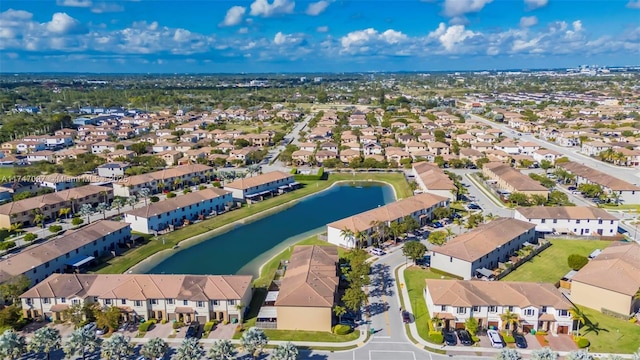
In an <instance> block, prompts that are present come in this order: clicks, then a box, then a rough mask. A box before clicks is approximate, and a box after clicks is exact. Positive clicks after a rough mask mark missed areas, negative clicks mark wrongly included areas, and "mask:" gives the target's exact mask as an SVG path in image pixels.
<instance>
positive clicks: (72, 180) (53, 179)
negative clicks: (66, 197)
mask: <svg viewBox="0 0 640 360" xmlns="http://www.w3.org/2000/svg"><path fill="white" fill-rule="evenodd" d="M34 182H35V183H36V184H37V185H38V186H39V187H41V188H49V189H53V191H56V192H57V191H62V190H68V189H71V188H73V187H76V186H77V185H83V184H82V183H81V182H80V180H79V179H78V178H76V177H73V176H69V175H64V174H58V173H52V174H48V175H39V176H36V178H35V181H34Z"/></svg>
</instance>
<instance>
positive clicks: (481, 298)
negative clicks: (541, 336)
mask: <svg viewBox="0 0 640 360" xmlns="http://www.w3.org/2000/svg"><path fill="white" fill-rule="evenodd" d="M424 298H425V302H426V304H427V308H428V309H429V316H430V317H431V319H441V320H442V321H443V322H444V324H445V327H448V328H452V329H464V328H465V326H466V325H465V322H466V321H467V320H468V319H469V318H471V317H473V318H474V319H476V320H477V321H478V327H479V328H490V327H493V328H496V329H509V328H510V327H511V329H509V330H519V331H521V332H523V333H530V332H531V333H532V331H542V330H544V331H547V332H548V333H550V334H552V335H557V334H569V333H571V332H572V331H573V330H574V329H573V319H572V317H571V313H570V312H569V310H570V309H571V308H572V305H571V303H570V302H569V301H568V300H567V299H566V298H565V297H564V296H563V295H562V293H561V292H560V291H559V290H558V289H556V288H555V287H554V286H553V284H549V283H534V282H513V281H464V280H442V279H427V280H426V287H425V289H424ZM507 312H510V313H512V314H515V315H517V316H518V320H517V325H516V326H515V329H514V328H513V326H511V324H507V323H505V321H504V320H503V314H505V313H507Z"/></svg>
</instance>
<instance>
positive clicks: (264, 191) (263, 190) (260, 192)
mask: <svg viewBox="0 0 640 360" xmlns="http://www.w3.org/2000/svg"><path fill="white" fill-rule="evenodd" d="M298 185H299V184H298V183H297V182H295V181H294V180H293V175H291V174H287V173H285V172H282V171H272V172H268V173H264V174H261V175H258V176H251V177H248V178H242V179H237V180H234V181H232V182H230V183H228V184H226V185H225V186H224V189H225V190H227V191H230V192H231V194H232V196H233V199H234V200H239V201H245V200H247V199H248V200H251V199H253V198H255V197H259V196H267V195H271V194H273V192H277V191H288V190H290V189H293V188H295V187H296V186H298Z"/></svg>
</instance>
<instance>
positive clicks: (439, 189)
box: [412, 162, 456, 201]
mask: <svg viewBox="0 0 640 360" xmlns="http://www.w3.org/2000/svg"><path fill="white" fill-rule="evenodd" d="M412 169H413V174H414V176H415V180H416V183H417V184H418V186H419V187H420V189H421V190H422V191H424V192H427V193H431V194H435V195H438V196H442V197H446V198H448V199H449V200H451V201H455V200H456V195H455V193H454V192H453V191H455V190H456V185H455V184H454V183H453V181H452V180H451V179H450V178H449V176H448V175H447V174H445V173H444V171H443V170H442V169H440V168H439V167H438V166H437V165H435V164H432V163H428V162H419V163H414V164H413V165H412Z"/></svg>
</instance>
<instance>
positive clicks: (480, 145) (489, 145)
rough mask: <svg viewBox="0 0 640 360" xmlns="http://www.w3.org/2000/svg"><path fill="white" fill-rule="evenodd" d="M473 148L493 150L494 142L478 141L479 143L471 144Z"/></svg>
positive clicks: (481, 150)
mask: <svg viewBox="0 0 640 360" xmlns="http://www.w3.org/2000/svg"><path fill="white" fill-rule="evenodd" d="M471 148H472V149H473V150H477V151H480V152H485V151H487V150H493V144H492V143H488V142H477V143H473V144H471Z"/></svg>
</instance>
